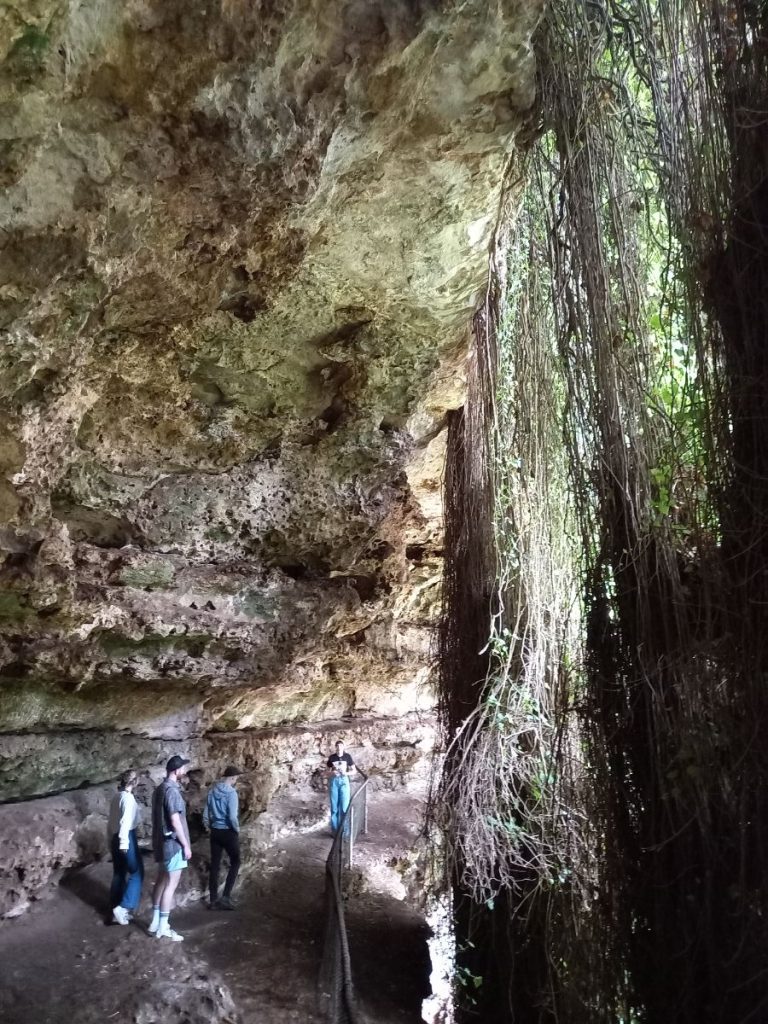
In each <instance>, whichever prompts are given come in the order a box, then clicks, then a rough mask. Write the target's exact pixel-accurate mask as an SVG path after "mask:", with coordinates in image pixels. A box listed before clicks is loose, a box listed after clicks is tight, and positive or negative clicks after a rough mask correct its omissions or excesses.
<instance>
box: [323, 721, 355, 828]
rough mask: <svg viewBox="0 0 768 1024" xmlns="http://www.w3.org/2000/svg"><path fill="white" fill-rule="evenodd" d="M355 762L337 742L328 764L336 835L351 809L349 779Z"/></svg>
mask: <svg viewBox="0 0 768 1024" xmlns="http://www.w3.org/2000/svg"><path fill="white" fill-rule="evenodd" d="M356 770H357V769H356V768H355V762H354V761H353V760H352V757H351V755H350V754H346V753H345V752H344V743H343V742H342V741H341V740H337V741H336V753H335V754H331V756H330V757H329V758H328V762H327V770H326V775H327V776H328V799H329V801H330V805H331V832H333V834H334V835H335V834H336V832H337V831H338V830H339V827H340V826H341V819H342V818H343V817H344V814H345V812H346V810H347V808H348V807H349V800H350V789H349V778H350V776H351V775H354V774H355V771H356Z"/></svg>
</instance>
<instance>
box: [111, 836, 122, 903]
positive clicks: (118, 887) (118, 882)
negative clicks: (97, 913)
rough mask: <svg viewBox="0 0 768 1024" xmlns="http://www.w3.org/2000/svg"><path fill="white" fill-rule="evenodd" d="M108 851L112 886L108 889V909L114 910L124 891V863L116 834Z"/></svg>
mask: <svg viewBox="0 0 768 1024" xmlns="http://www.w3.org/2000/svg"><path fill="white" fill-rule="evenodd" d="M109 850H110V853H111V854H112V885H111V886H110V889H109V909H110V910H114V908H115V907H119V906H120V900H121V899H122V898H123V891H124V890H125V863H124V861H123V857H122V854H121V852H120V839H119V836H117V834H115V835H113V836H112V839H111V840H110V843H109Z"/></svg>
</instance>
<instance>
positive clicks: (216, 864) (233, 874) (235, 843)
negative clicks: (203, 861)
mask: <svg viewBox="0 0 768 1024" xmlns="http://www.w3.org/2000/svg"><path fill="white" fill-rule="evenodd" d="M225 850H226V851H227V856H228V857H229V871H228V872H227V880H226V882H225V883H224V896H231V895H232V889H233V887H234V884H235V879H236V878H237V872H238V871H239V870H240V836H239V834H238V833H237V832H235V830H234V829H233V828H212V829H211V880H210V889H211V902H213V901H214V900H216V899H217V898H218V895H219V868H220V867H221V855H222V853H223V852H224V851H225Z"/></svg>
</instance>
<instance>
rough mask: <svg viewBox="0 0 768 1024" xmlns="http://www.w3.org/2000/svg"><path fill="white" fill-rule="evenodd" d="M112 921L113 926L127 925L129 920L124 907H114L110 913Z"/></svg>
mask: <svg viewBox="0 0 768 1024" xmlns="http://www.w3.org/2000/svg"><path fill="white" fill-rule="evenodd" d="M112 920H113V921H114V922H115V924H129V923H130V920H131V919H130V917H129V916H128V911H127V910H126V909H125V907H115V909H114V910H113V911H112Z"/></svg>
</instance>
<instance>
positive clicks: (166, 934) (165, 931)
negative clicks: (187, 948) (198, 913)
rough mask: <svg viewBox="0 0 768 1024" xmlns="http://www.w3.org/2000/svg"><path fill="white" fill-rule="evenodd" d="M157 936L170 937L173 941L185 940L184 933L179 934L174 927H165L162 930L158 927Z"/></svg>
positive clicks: (158, 937) (157, 937) (161, 937)
mask: <svg viewBox="0 0 768 1024" xmlns="http://www.w3.org/2000/svg"><path fill="white" fill-rule="evenodd" d="M155 938H156V939H170V940H171V942H183V941H184V936H183V935H179V933H178V932H175V931H174V930H173V928H164V929H163V930H162V931H160V929H159V928H158V930H157V933H156V934H155Z"/></svg>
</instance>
